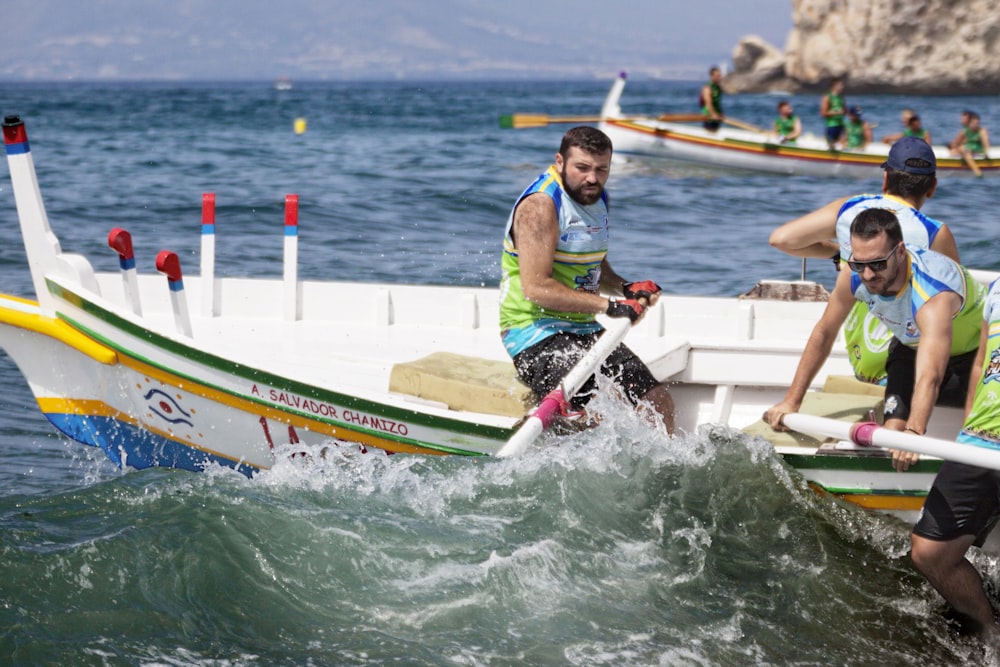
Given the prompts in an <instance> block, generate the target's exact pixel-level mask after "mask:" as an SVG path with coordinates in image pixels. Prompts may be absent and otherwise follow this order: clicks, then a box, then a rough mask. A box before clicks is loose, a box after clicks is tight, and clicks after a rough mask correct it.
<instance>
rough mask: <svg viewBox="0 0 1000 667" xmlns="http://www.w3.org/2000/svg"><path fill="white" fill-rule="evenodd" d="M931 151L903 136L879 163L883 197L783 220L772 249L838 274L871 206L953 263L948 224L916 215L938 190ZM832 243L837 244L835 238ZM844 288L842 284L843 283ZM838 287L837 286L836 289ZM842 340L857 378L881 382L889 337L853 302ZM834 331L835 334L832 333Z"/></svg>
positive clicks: (914, 241) (912, 242)
mask: <svg viewBox="0 0 1000 667" xmlns="http://www.w3.org/2000/svg"><path fill="white" fill-rule="evenodd" d="M936 167H937V162H936V160H935V158H934V151H933V150H932V149H931V147H930V146H928V145H927V143H926V142H924V141H922V140H920V139H918V138H916V137H903V138H902V139H900V140H899V141H897V142H896V143H895V144H893V146H892V149H890V151H889V158H888V159H887V160H886V161H885V163H884V164H883V165H882V168H883V170H884V174H883V177H882V194H880V195H876V194H865V195H856V196H854V197H844V198H841V199H837V200H836V201H832V202H830V203H829V204H827V205H826V206H824V207H822V208H819V209H817V210H815V211H813V212H812V213H807V214H806V215H804V216H802V217H800V218H796V219H795V220H792V221H790V222H786V223H785V224H784V225H782V226H781V227H778V228H777V229H776V230H774V231H773V232H772V233H771V238H770V243H771V245H772V246H774V247H775V248H778V249H779V250H781V251H783V252H786V253H788V254H790V255H794V256H796V257H811V258H822V259H828V258H830V257H831V256H832V257H833V260H834V264H835V265H836V266H837V269H838V271H839V270H840V267H841V264H842V262H845V261H847V260H848V259H850V256H851V234H850V227H851V223H852V222H853V221H854V218H855V217H857V215H858V213H860V212H861V211H864V210H866V209H869V208H886V209H889V210H891V211H892V212H893V213H895V214H896V217H897V218H898V219H899V224H900V226H901V227H902V229H903V238H904V239H905V241H906V244H907V245H908V246H910V247H916V248H930V249H931V250H934V251H937V252H939V253H941V254H944V255H947V256H948V257H950V258H951V259H953V260H955V261H956V262H957V261H959V258H958V247H957V246H956V244H955V237H954V236H953V235H952V233H951V230H950V229H948V226H947V225H945V224H943V223H941V222H938V221H937V220H935V219H933V218H931V217H928V216H926V215H924V214H923V213H921V212H920V208H921V207H922V206H923V205H924V203H925V202H926V201H927V200H928V199H930V198H931V197H932V196H933V195H934V191H935V189H936V188H937V178H936V175H935V174H936ZM833 239H836V240H833ZM849 280H850V274H849V272H846V271H841V272H840V274H839V275H838V276H837V284H838V285H839V284H840V283H841V282H842V281H843V282H845V283H849ZM845 286H846V285H845ZM835 289H836V288H835ZM831 324H836V326H837V327H838V328H839V327H840V326H841V325H843V326H844V339H845V341H846V343H847V350H848V357H849V359H850V361H851V365H852V367H853V368H854V374H855V376H856V377H857V378H858V379H859V380H862V381H864V382H871V383H873V384H885V378H886V372H885V360H886V357H887V355H888V349H889V343H890V341H891V340H892V336H891V335H890V334H889V332H888V330H887V329H886V328H885V327H882V326H881V325H880V324H879V323H878V321H877V320H875V318H873V317H872V315H871V314H870V313H869V312H868V308H866V307H865V305H864V304H862V303H860V302H859V303H857V304H856V305H855V306H854V308H853V309H852V310H851V312H850V314H849V315H848V316H847V317H846V324H845V322H844V321H840V322H836V323H831ZM834 333H836V332H834Z"/></svg>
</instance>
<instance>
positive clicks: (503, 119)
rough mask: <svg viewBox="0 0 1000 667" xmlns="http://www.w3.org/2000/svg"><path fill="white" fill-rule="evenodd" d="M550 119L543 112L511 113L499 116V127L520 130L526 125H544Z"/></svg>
mask: <svg viewBox="0 0 1000 667" xmlns="http://www.w3.org/2000/svg"><path fill="white" fill-rule="evenodd" d="M550 122H551V121H550V120H549V117H548V116H546V115H545V114H528V113H512V114H504V115H503V116H500V127H501V128H504V129H514V130H521V129H524V128H527V127H545V126H546V125H548V124H549V123H550Z"/></svg>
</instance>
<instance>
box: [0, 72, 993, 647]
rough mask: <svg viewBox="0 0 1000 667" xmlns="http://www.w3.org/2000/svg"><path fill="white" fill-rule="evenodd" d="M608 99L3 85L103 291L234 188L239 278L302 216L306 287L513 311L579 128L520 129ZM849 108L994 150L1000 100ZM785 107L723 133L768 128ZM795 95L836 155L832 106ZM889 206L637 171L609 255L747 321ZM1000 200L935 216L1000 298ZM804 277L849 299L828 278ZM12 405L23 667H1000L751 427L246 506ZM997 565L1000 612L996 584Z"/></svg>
mask: <svg viewBox="0 0 1000 667" xmlns="http://www.w3.org/2000/svg"><path fill="white" fill-rule="evenodd" d="M609 85H610V81H591V82H547V83H542V82H530V83H525V82H517V83H512V82H462V83H454V82H453V83H433V82H426V83H378V82H375V83H357V82H352V83H313V84H310V83H297V84H296V85H295V87H294V88H293V89H292V90H290V91H276V90H274V89H273V88H272V87H271V86H270V85H269V84H268V83H218V84H208V83H199V84H162V83H158V84H88V83H64V84H0V106H2V108H0V112H2V113H3V114H13V113H17V114H20V115H21V116H22V118H23V119H24V120H25V122H26V124H27V128H28V134H29V139H30V142H31V147H32V154H33V157H34V160H35V163H36V167H37V170H38V176H39V180H40V183H41V187H42V193H43V195H44V197H45V202H46V206H47V209H48V214H49V218H50V222H51V224H52V226H53V228H54V229H55V231H56V233H57V234H58V235H59V237H60V240H61V243H62V247H63V249H64V250H66V251H71V252H79V253H82V254H85V255H86V256H88V258H89V259H90V260H91V262H92V263H93V264H94V266H95V267H96V268H97V269H98V270H109V271H114V270H117V257H116V255H115V254H114V253H113V252H112V251H111V250H110V249H108V247H107V242H106V239H107V234H108V231H109V230H110V229H111V228H113V227H116V226H120V227H124V228H125V229H128V230H129V231H130V232H131V233H132V236H133V239H134V242H135V247H136V257H137V263H138V265H139V270H140V271H143V272H151V271H153V270H154V269H153V258H154V257H155V255H156V253H157V252H159V251H160V250H163V249H170V250H174V251H176V252H178V254H179V255H180V257H181V262H182V266H183V267H184V268H185V269H186V270H187V271H189V272H197V264H198V249H199V242H200V237H199V231H200V229H199V225H200V220H201V218H200V202H201V194H202V193H203V192H214V193H216V197H217V227H216V230H217V259H216V272H217V274H219V275H231V276H236V275H239V276H277V275H280V274H281V258H282V223H283V215H282V206H283V201H284V196H285V194H286V193H296V194H298V195H299V201H300V252H299V273H300V276H301V277H302V278H304V279H317V280H318V279H336V280H351V281H358V282H359V283H364V282H372V281H392V282H404V283H422V284H452V285H477V286H478V285H487V286H491V285H495V284H496V283H497V280H498V278H499V252H500V240H501V236H502V232H503V225H504V222H505V220H506V216H507V214H508V211H509V208H510V206H511V204H512V203H513V200H514V199H515V198H516V196H517V195H518V194H519V193H520V191H521V190H522V189H523V188H524V187H525V186H526V185H527V184H528V183H529V182H530V181H531V180H532V179H533V178H534V176H535V175H537V174H538V173H539V172H540V171H542V170H543V169H544V168H545V167H546V166H547V165H548V164H549V162H550V161H551V159H552V155H553V154H554V152H555V151H556V149H557V147H558V143H559V138H560V136H561V135H562V132H563V131H565V129H566V126H564V125H553V126H549V127H545V128H537V129H530V130H510V129H500V128H499V126H498V123H497V119H498V117H499V116H500V115H501V114H508V113H514V112H539V113H547V114H551V115H586V114H595V113H597V112H598V110H599V109H600V106H601V101H602V99H603V96H604V94H605V93H606V90H607V88H608V86H609ZM697 88H698V86H697V84H694V83H664V82H651V81H646V82H642V81H638V82H630V83H629V84H628V86H627V87H626V91H625V95H624V97H623V99H622V106H623V107H624V110H625V112H626V113H660V112H686V111H690V110H691V107H692V106H693V103H694V99H695V97H696V95H697ZM847 97H848V100H849V102H850V103H851V104H856V103H859V104H861V105H862V106H863V107H864V109H865V113H866V117H867V119H868V120H869V121H870V122H876V123H878V127H877V128H876V130H875V134H876V136H877V137H879V136H881V135H882V134H885V133H888V132H894V131H897V129H898V127H897V126H898V125H899V120H898V116H899V110H900V109H901V108H902V107H904V106H906V107H913V108H915V109H917V110H918V112H919V113H920V114H921V116H922V117H923V120H924V126H925V127H927V128H928V129H930V131H931V132H932V133H933V135H934V137H935V140H936V142H937V143H940V142H942V141H943V140H946V139H950V138H951V136H953V135H954V133H955V132H956V131H957V128H958V124H957V120H958V115H959V112H960V111H961V110H962V109H965V108H973V109H976V110H978V111H979V112H980V113H981V114H982V115H983V118H984V125H986V127H988V128H992V127H997V128H1000V110H998V109H997V107H996V106H995V104H994V103H993V100H992V98H931V97H898V96H894V97H888V96H886V97H879V96H865V97H855V96H852V95H851V94H850V91H848V92H847ZM778 99H779V97H778V96H774V95H744V96H739V97H732V98H727V100H726V108H727V112H728V113H730V114H731V115H732V116H733V117H736V118H739V119H740V120H744V121H747V122H751V123H755V124H759V125H766V124H769V123H770V121H771V119H772V118H773V115H774V106H775V104H776V103H777V100H778ZM791 99H792V101H793V103H794V104H795V105H796V108H797V110H798V111H799V113H800V114H801V115H802V117H803V120H804V124H805V127H806V130H807V131H813V132H820V131H821V126H820V123H819V119H818V115H817V110H818V106H819V99H818V97H817V96H805V95H803V96H794V97H791ZM297 119H305V120H306V121H307V124H306V127H307V129H306V131H305V132H304V133H296V132H295V131H294V128H295V127H296V120H297ZM299 127H300V129H301V123H299ZM0 176H2V178H0V237H2V243H0V276H2V281H3V291H5V292H8V293H13V294H17V295H21V296H26V297H31V296H33V295H32V291H31V290H32V288H31V281H30V278H29V276H28V271H27V267H26V263H25V258H24V252H23V247H22V245H21V241H20V235H19V230H18V224H17V215H16V211H15V207H14V202H13V197H12V195H11V190H10V185H9V177H8V174H7V169H6V166H4V167H0ZM880 185H881V180H880V172H879V171H878V170H877V169H875V170H873V173H872V175H871V177H870V178H867V179H860V180H846V179H821V178H806V177H791V178H789V177H776V176H766V175H755V174H736V173H727V174H719V173H713V172H711V171H706V170H703V169H692V168H684V167H678V166H670V165H664V164H649V163H630V164H618V165H616V166H615V168H614V171H613V174H612V177H611V180H610V182H609V186H608V189H609V192H610V196H611V199H612V250H611V254H610V256H609V258H610V261H611V262H612V264H613V265H614V266H615V268H616V270H617V271H618V272H619V273H621V274H623V275H624V276H626V277H628V278H631V279H645V278H650V279H653V280H656V281H657V282H659V283H660V284H661V285H663V286H664V288H665V289H666V290H667V291H668V292H669V293H674V294H711V295H736V294H739V293H742V292H745V291H747V290H748V289H750V288H751V287H753V285H754V284H755V283H756V281H757V280H759V279H762V278H780V279H795V278H798V277H799V276H800V273H801V272H802V270H803V267H802V264H801V262H800V261H798V260H795V259H792V258H790V257H787V256H785V255H782V254H781V253H779V252H778V251H776V250H773V249H772V248H770V247H769V246H768V244H767V237H768V234H769V233H770V231H771V230H772V229H773V228H774V227H776V226H777V225H779V224H781V223H782V222H785V221H787V220H789V219H792V218H794V217H797V216H799V215H801V214H803V213H806V212H808V211H810V210H812V209H814V208H816V207H818V206H820V205H823V204H825V203H827V202H829V201H831V200H833V199H836V198H838V197H843V196H846V195H850V194H856V193H860V192H875V191H878V190H879V188H880ZM996 194H997V186H996V182H995V181H992V180H990V179H985V180H975V179H958V178H952V179H943V180H942V181H941V183H940V187H939V189H938V192H937V193H936V194H935V196H934V197H933V198H932V199H931V200H930V201H929V202H928V203H927V205H926V207H925V211H926V212H928V213H929V214H930V215H932V216H935V217H939V218H940V219H942V220H944V221H946V222H948V223H949V224H950V225H951V227H952V229H953V230H954V232H955V236H956V238H957V240H958V243H959V248H960V251H961V254H962V257H963V260H964V261H965V262H966V263H967V264H969V265H970V266H975V267H979V268H988V269H1000V259H998V258H1000V252H998V251H1000V235H998V232H997V229H998V227H997V222H996V219H995V213H994V210H995V205H996ZM805 272H806V277H807V278H809V279H811V280H816V281H817V282H821V283H823V284H826V285H830V284H832V280H833V275H832V273H833V269H832V266H831V265H830V264H829V263H828V262H810V263H809V264H808V265H807V266H806V267H805ZM358 289H359V295H358V298H359V302H360V301H361V300H362V299H364V298H365V296H364V294H363V290H364V289H365V288H364V287H362V286H359V288H358ZM440 307H441V308H448V307H449V306H448V304H440ZM319 353H322V351H321V350H312V351H311V350H303V354H304V355H308V354H319ZM0 382H2V384H3V386H4V388H5V392H4V397H3V400H2V401H0V573H2V574H0V662H2V663H8V664H109V665H117V664H142V665H279V664H285V665H353V664H371V663H374V664H390V663H391V664H406V665H410V664H416V665H443V664H455V665H514V664H533V665H563V664H569V665H746V664H760V665H785V664H797V665H834V664H836V665H911V664H980V663H982V662H983V661H985V660H988V659H989V658H990V656H984V653H983V651H982V650H981V649H980V648H979V647H978V645H977V643H976V642H975V641H974V640H972V639H970V638H968V637H965V636H962V635H961V633H959V632H958V629H957V626H956V625H955V624H954V623H953V622H952V621H951V620H950V618H949V615H948V613H947V608H946V607H945V605H944V604H943V602H942V601H941V599H940V597H939V596H938V595H937V594H936V593H935V592H934V591H933V590H932V589H931V588H930V587H929V586H928V585H927V584H926V583H925V582H924V580H923V578H922V577H921V576H919V575H918V574H917V573H915V571H914V570H913V569H912V567H911V565H910V564H909V561H908V555H907V553H908V548H909V537H908V535H909V527H908V526H907V525H905V524H903V523H902V522H900V521H897V520H895V519H891V518H888V517H884V516H881V515H876V514H872V513H869V512H866V511H864V510H861V509H859V508H856V507H854V506H852V505H848V504H845V503H842V502H840V501H837V500H834V499H831V498H829V497H824V496H819V495H817V494H815V493H814V492H812V491H811V490H809V489H808V487H807V486H806V485H805V484H804V483H803V481H802V479H801V478H800V477H799V476H798V475H797V474H796V473H795V471H794V470H792V469H790V468H789V467H788V466H786V465H785V464H784V463H783V462H782V461H781V460H780V458H778V457H776V456H775V455H774V454H773V453H772V451H771V449H770V448H769V446H768V445H767V444H766V443H765V442H763V441H762V440H756V439H752V438H749V437H747V436H745V435H742V434H740V433H738V432H735V431H732V430H729V429H726V428H722V427H707V428H704V429H702V430H700V431H699V432H697V433H688V434H681V435H679V436H678V437H676V438H673V439H670V438H667V437H665V436H663V435H662V434H660V433H657V432H655V431H651V430H650V429H648V428H647V427H645V426H644V425H643V423H642V422H641V421H640V420H638V419H637V418H636V417H635V416H634V415H633V414H632V413H631V411H629V410H626V409H623V408H622V407H621V406H620V405H618V404H616V403H615V402H614V401H613V400H612V399H611V398H609V397H607V396H604V395H601V396H599V397H598V398H597V399H596V400H597V401H599V407H601V408H602V409H603V411H604V412H605V413H606V414H607V415H608V417H607V419H606V420H605V421H604V422H603V423H602V424H601V425H600V427H598V428H597V429H595V430H593V431H589V432H586V433H581V434H577V435H573V436H568V437H564V438H562V439H560V440H546V441H545V446H544V447H541V446H540V447H535V448H533V449H532V450H530V451H529V452H528V453H527V454H526V455H525V456H523V457H521V458H518V459H514V460H496V459H475V460H473V459H466V458H458V457H451V458H448V457H444V458H437V457H419V456H403V455H399V456H392V457H385V456H381V455H365V456H362V455H356V456H344V455H328V456H326V457H321V456H318V455H317V456H314V457H311V458H309V459H305V460H304V459H301V458H299V459H295V460H292V461H281V462H280V463H279V464H278V465H277V466H275V468H274V469H272V470H270V471H267V472H264V473H261V474H259V475H257V476H255V477H254V478H253V479H247V478H245V477H243V476H241V475H239V474H236V473H234V472H232V471H229V470H224V469H210V470H208V471H206V472H205V473H197V474H196V473H188V472H180V471H172V470H145V471H132V470H129V471H121V470H118V469H117V468H115V467H114V466H113V465H112V464H111V463H110V462H108V461H107V460H106V458H105V457H104V456H103V455H102V454H101V453H100V452H99V451H97V450H95V449H91V448H87V447H84V446H82V445H79V444H76V443H73V442H70V441H67V440H66V439H65V438H62V437H60V436H58V435H56V434H55V433H54V430H53V429H52V427H51V426H50V425H49V424H48V423H47V422H46V421H45V419H44V418H43V417H42V416H41V415H40V413H39V411H38V409H37V406H36V405H35V404H34V401H33V399H32V396H31V394H30V391H29V390H28V387H27V384H26V383H25V381H24V380H23V378H22V377H21V376H20V374H19V372H18V371H17V368H16V367H15V366H14V364H13V363H12V362H11V361H10V360H9V358H7V357H6V356H2V357H0ZM317 454H318V452H317ZM974 559H975V564H976V565H977V567H979V568H980V569H981V570H982V571H983V572H984V573H985V575H986V578H987V580H988V585H989V586H990V587H994V588H995V583H996V582H997V581H998V580H1000V564H998V562H997V561H996V560H995V559H994V558H991V557H987V556H984V555H982V554H976V555H975V556H974Z"/></svg>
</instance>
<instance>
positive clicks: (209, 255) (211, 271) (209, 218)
mask: <svg viewBox="0 0 1000 667" xmlns="http://www.w3.org/2000/svg"><path fill="white" fill-rule="evenodd" d="M201 290H202V291H201V314H202V316H203V317H213V316H215V315H216V309H215V304H216V293H215V292H216V290H215V193H214V192H206V193H204V194H202V196H201Z"/></svg>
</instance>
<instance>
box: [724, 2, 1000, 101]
mask: <svg viewBox="0 0 1000 667" xmlns="http://www.w3.org/2000/svg"><path fill="white" fill-rule="evenodd" d="M791 5H792V21H793V28H792V31H791V32H790V33H789V35H788V41H787V42H786V44H785V50H784V52H782V51H781V50H779V49H778V48H776V47H775V46H772V45H770V44H768V43H767V42H765V41H764V40H763V39H761V38H760V37H757V36H749V37H744V38H743V39H742V40H741V41H740V43H739V44H738V45H737V46H736V47H735V49H734V50H733V67H734V70H733V72H732V74H730V75H729V76H727V77H726V78H725V80H724V81H723V87H724V88H725V89H726V90H727V91H730V92H761V91H768V90H788V91H799V90H818V89H823V88H825V87H826V86H827V85H828V83H829V81H830V79H831V78H832V77H834V76H842V77H844V78H845V80H846V82H847V86H848V89H849V90H851V91H853V92H906V93H919V94H958V93H972V94H987V93H988V94H995V93H998V92H1000V59H998V58H997V56H996V54H997V47H998V46H1000V10H998V8H997V4H996V0H791Z"/></svg>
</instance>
